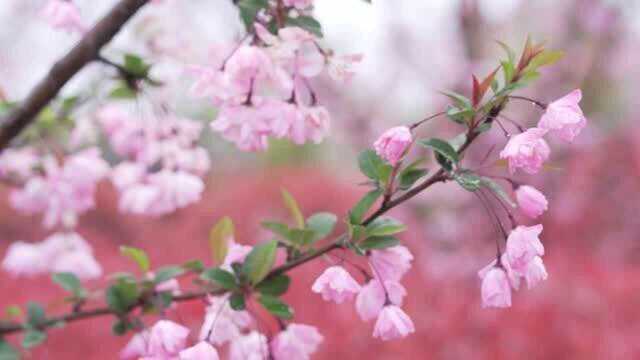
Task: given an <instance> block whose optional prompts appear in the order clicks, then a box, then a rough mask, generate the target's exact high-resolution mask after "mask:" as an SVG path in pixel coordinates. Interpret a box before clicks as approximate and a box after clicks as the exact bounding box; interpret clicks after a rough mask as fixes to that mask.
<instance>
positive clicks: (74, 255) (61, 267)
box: [51, 251, 102, 279]
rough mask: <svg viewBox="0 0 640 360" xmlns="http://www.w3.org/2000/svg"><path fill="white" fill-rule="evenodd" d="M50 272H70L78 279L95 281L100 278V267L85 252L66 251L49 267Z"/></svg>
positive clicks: (91, 256) (91, 255)
mask: <svg viewBox="0 0 640 360" xmlns="http://www.w3.org/2000/svg"><path fill="white" fill-rule="evenodd" d="M51 272H70V273H73V274H75V275H76V276H77V277H78V278H80V279H97V278H99V277H100V276H102V267H101V266H100V264H99V263H98V262H97V261H96V259H95V258H94V257H93V254H91V253H89V252H86V251H66V252H63V253H62V254H60V255H59V256H58V257H57V258H56V259H55V261H54V262H53V264H52V265H51Z"/></svg>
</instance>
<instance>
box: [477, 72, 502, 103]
mask: <svg viewBox="0 0 640 360" xmlns="http://www.w3.org/2000/svg"><path fill="white" fill-rule="evenodd" d="M498 70H500V67H497V68H496V69H495V70H493V72H492V73H491V74H489V76H487V77H486V78H485V79H484V80H482V82H479V81H478V78H476V77H475V75H474V76H473V106H474V107H475V106H477V105H478V104H480V102H481V101H482V98H484V95H485V94H486V93H487V90H489V87H491V83H492V82H493V79H495V77H496V74H497V73H498Z"/></svg>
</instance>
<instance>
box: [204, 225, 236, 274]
mask: <svg viewBox="0 0 640 360" xmlns="http://www.w3.org/2000/svg"><path fill="white" fill-rule="evenodd" d="M234 232H235V231H234V226H233V221H232V220H231V218H230V217H228V216H225V217H223V218H222V219H220V220H219V221H218V222H217V223H216V224H215V225H214V226H213V228H211V231H210V232H209V247H210V248H211V257H212V258H213V261H214V264H216V265H220V264H222V263H223V262H224V258H225V257H227V252H228V251H229V240H230V239H233V235H234Z"/></svg>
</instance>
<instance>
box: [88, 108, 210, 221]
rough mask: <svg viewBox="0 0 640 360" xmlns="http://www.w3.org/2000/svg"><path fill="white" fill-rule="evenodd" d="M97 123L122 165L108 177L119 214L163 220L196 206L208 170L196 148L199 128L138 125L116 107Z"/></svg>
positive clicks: (172, 122)
mask: <svg viewBox="0 0 640 360" xmlns="http://www.w3.org/2000/svg"><path fill="white" fill-rule="evenodd" d="M97 118H98V121H99V122H100V125H101V126H102V129H103V130H104V132H105V134H106V135H107V137H108V139H109V144H110V145H111V147H112V148H113V150H114V152H115V153H116V154H117V155H119V156H120V157H122V158H123V159H124V160H123V161H122V162H121V163H119V164H118V165H117V166H116V167H114V169H113V171H112V173H111V181H112V182H113V184H114V185H115V187H116V188H117V189H118V191H119V192H120V201H119V207H120V210H121V211H122V212H129V213H134V214H145V215H163V214H167V213H171V212H173V211H175V210H176V209H180V208H183V207H185V206H188V205H190V204H193V203H195V202H197V201H198V200H200V196H201V194H202V191H203V190H204V182H203V180H202V178H201V176H203V175H204V174H205V173H206V172H207V171H208V170H209V167H210V160H209V155H208V153H207V151H206V150H205V149H204V148H203V147H200V146H197V141H198V139H199V137H200V133H201V131H202V125H201V124H199V123H197V122H195V121H191V120H186V119H181V118H177V117H174V116H166V117H161V118H153V119H137V118H135V117H133V116H130V115H129V113H128V112H127V111H125V110H124V109H122V108H119V107H117V106H115V105H109V106H105V107H103V108H102V109H100V110H99V111H98V113H97Z"/></svg>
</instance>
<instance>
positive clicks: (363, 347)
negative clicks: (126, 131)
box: [0, 150, 640, 360]
mask: <svg viewBox="0 0 640 360" xmlns="http://www.w3.org/2000/svg"><path fill="white" fill-rule="evenodd" d="M585 151H586V152H589V153H588V154H577V155H576V156H575V157H574V159H582V160H584V159H590V160H589V161H582V160H576V161H575V162H569V170H568V171H567V172H568V173H570V174H571V175H570V176H571V177H568V176H569V175H568V174H563V175H559V176H561V177H562V178H564V181H565V183H564V188H561V186H560V185H557V187H558V189H557V190H558V191H557V193H558V196H557V197H555V198H554V196H553V195H552V196H551V197H550V198H551V201H552V204H560V203H561V202H570V204H572V205H573V206H570V209H565V208H564V207H562V206H560V205H558V206H555V207H554V208H552V210H551V211H550V213H549V214H547V217H546V218H545V219H544V224H545V234H544V236H543V241H545V244H546V246H547V253H548V255H547V256H546V257H545V263H546V264H547V267H548V271H549V274H550V277H549V279H548V280H547V281H546V282H544V283H543V284H542V285H541V286H539V287H538V288H536V289H534V290H523V291H520V292H518V294H517V295H516V296H515V298H514V306H513V308H511V309H507V310H484V309H481V308H480V295H479V290H478V287H479V283H478V279H477V278H476V274H475V270H474V269H475V267H473V269H472V267H469V269H471V270H469V271H466V268H465V272H464V273H463V275H462V276H450V277H449V276H446V272H445V274H444V275H443V274H440V275H439V276H436V275H430V272H429V271H421V270H422V269H423V268H425V266H427V267H428V266H429V265H430V264H429V263H430V262H431V263H432V264H431V266H432V267H433V266H436V267H438V266H439V265H438V264H439V262H442V261H446V260H443V259H442V258H439V256H440V255H439V254H438V253H437V252H435V251H432V250H430V248H429V247H428V246H427V245H426V244H428V243H429V242H433V241H436V242H437V241H438V239H437V237H438V236H440V235H439V234H437V233H434V234H432V233H430V231H429V228H430V226H429V224H426V225H425V224H424V223H421V222H423V220H422V219H420V220H419V219H418V218H417V217H416V216H415V215H412V214H413V213H412V212H409V211H407V210H406V209H404V210H403V209H399V210H398V211H396V213H395V214H394V215H396V216H398V217H401V218H402V219H403V220H404V221H406V222H408V224H409V229H410V231H409V232H407V233H406V234H404V235H403V236H402V239H403V241H405V243H406V244H407V245H408V247H409V248H410V249H411V250H412V252H413V253H414V254H415V255H416V260H415V266H414V268H413V270H412V271H411V272H410V274H409V275H408V276H407V277H406V278H405V281H404V283H405V285H406V287H407V288H408V290H409V296H408V297H407V300H406V306H405V308H406V310H407V312H408V313H409V314H410V316H412V318H413V320H414V322H415V324H416V330H417V331H416V333H415V334H414V335H412V336H409V337H408V338H406V339H404V340H401V341H392V342H381V341H378V340H376V339H373V338H372V337H371V333H372V328H373V324H372V323H363V322H362V321H360V320H359V319H358V317H357V315H356V313H355V310H354V308H353V305H352V304H343V305H335V304H333V303H325V302H323V301H322V300H321V298H320V297H319V296H317V295H315V294H312V293H311V292H310V286H311V284H312V282H313V280H314V278H315V277H316V276H317V275H318V274H319V273H320V272H321V271H322V269H323V268H324V267H325V266H326V265H325V264H323V262H322V261H318V262H315V263H312V264H309V265H308V266H305V267H303V268H299V269H296V270H295V271H294V272H293V275H294V279H293V280H294V281H293V285H292V289H291V291H290V293H289V294H288V295H287V296H286V299H287V301H288V302H289V303H291V304H293V305H294V306H295V309H296V321H297V322H302V323H308V324H312V325H316V326H318V327H319V328H320V330H321V331H322V333H323V334H324V335H325V342H324V344H323V345H322V346H321V348H320V351H319V353H318V355H317V356H316V357H314V359H349V358H354V354H357V357H358V358H370V359H402V358H404V359H422V358H429V359H560V358H570V359H634V358H640V311H638V309H640V306H639V305H640V267H638V266H637V261H636V264H635V266H634V264H633V263H630V262H624V261H622V260H621V257H623V255H624V253H622V254H621V252H620V251H618V250H616V247H617V246H618V244H621V242H620V241H616V240H615V236H616V234H617V232H616V231H618V232H621V231H623V230H624V231H629V226H624V229H623V228H616V226H617V223H616V222H613V221H608V220H607V219H610V218H613V217H615V214H620V213H619V212H617V211H618V210H619V206H621V204H620V202H619V201H620V199H619V198H618V196H617V195H619V194H618V190H615V189H614V188H610V187H608V188H607V189H609V192H607V193H599V192H598V190H597V189H598V187H599V186H604V185H603V184H602V181H605V180H606V178H604V177H605V176H606V175H605V174H601V169H602V166H603V164H604V163H607V162H609V161H608V160H609V159H608V158H607V157H606V156H603V155H600V154H598V153H597V152H595V151H589V150H585ZM638 163H640V162H638ZM612 166H616V164H612ZM617 171H618V172H617V173H616V174H617V176H618V177H620V176H621V175H620V174H621V173H625V174H626V175H625V176H624V177H621V178H619V179H618V185H619V186H625V188H626V191H627V192H628V191H635V192H636V193H637V192H638V190H640V189H639V187H640V186H639V185H640V184H639V183H638V181H637V173H638V172H640V171H638V169H633V168H629V167H627V168H626V169H617ZM629 172H635V173H636V174H635V175H636V176H635V177H631V176H630V175H629ZM567 179H569V180H567ZM625 179H630V180H628V181H626V180H625ZM631 179H632V180H631ZM567 182H568V183H567ZM348 184H349V182H346V181H341V180H338V179H336V178H335V177H332V176H330V175H328V174H326V173H322V172H320V171H317V170H313V169H295V170H279V171H273V170H270V171H269V172H265V173H254V174H250V175H247V174H238V175H235V176H228V177H224V178H222V177H220V178H211V179H209V184H208V187H207V189H208V190H207V192H206V194H205V195H204V198H203V200H202V201H201V202H200V203H198V204H197V205H195V206H192V207H189V208H187V209H184V210H182V211H178V212H177V213H175V214H173V215H171V216H167V217H163V218H160V219H149V218H143V217H135V216H123V215H121V214H119V213H118V211H117V204H116V203H115V196H114V191H113V189H112V188H111V187H110V186H109V185H106V184H104V185H101V188H100V190H99V194H98V199H97V204H98V206H97V209H96V210H94V211H92V212H91V213H89V214H87V215H86V216H84V217H82V219H81V226H80V230H79V232H80V233H81V234H82V235H83V236H84V237H85V238H86V239H87V240H88V241H89V242H90V243H91V244H93V246H94V248H95V251H96V254H97V257H98V260H99V261H100V262H101V264H102V265H103V266H104V268H105V272H106V273H110V272H114V271H121V270H123V269H127V270H130V271H135V269H134V267H133V265H132V264H131V263H130V262H129V261H128V260H127V259H123V258H122V257H121V256H120V255H119V253H118V246H119V245H124V244H126V245H133V246H137V247H141V248H144V249H145V250H147V252H148V253H149V255H150V257H151V259H152V264H153V266H156V267H157V266H162V265H166V264H172V263H179V262H182V261H185V260H188V259H192V258H194V257H198V258H201V259H208V258H209V256H210V255H209V249H208V246H207V234H208V231H209V229H210V226H211V225H212V224H213V223H214V222H215V221H216V220H217V219H218V218H220V217H221V216H224V215H229V216H231V217H232V218H233V219H234V221H235V223H236V227H237V237H236V241H238V242H240V243H247V244H250V243H255V242H258V241H261V240H265V239H266V238H268V233H266V232H264V230H261V229H260V227H259V222H260V220H262V219H263V218H265V217H266V218H275V217H278V218H283V219H284V218H286V216H287V214H286V212H285V210H284V209H283V207H282V206H281V203H280V188H281V187H285V188H287V189H288V190H289V191H290V192H291V193H293V194H294V195H295V196H296V197H297V198H298V200H299V202H300V203H301V207H302V208H303V209H304V212H305V213H306V214H311V213H312V212H315V211H333V212H336V213H337V214H339V215H344V214H345V213H346V211H347V210H348V208H349V207H350V206H351V205H352V204H353V203H354V202H355V201H356V200H357V198H358V195H359V194H361V193H362V192H363V191H364V189H363V188H357V187H354V186H352V185H348ZM559 184H561V183H560V182H559ZM438 186H442V185H438ZM3 193H6V190H5V191H3ZM623 193H624V192H623ZM561 194H563V195H562V196H561ZM591 194H593V195H591ZM598 194H600V195H598ZM1 198H2V199H6V194H3V195H2V196H1ZM565 198H566V199H565ZM636 198H637V196H636ZM580 201H582V203H581V202H580ZM626 201H628V200H626ZM596 204H597V205H596ZM636 204H637V202H636ZM567 206H568V205H567ZM472 211H473V215H470V216H473V217H482V216H483V215H484V214H482V212H481V210H480V209H479V208H475V207H474V208H472ZM561 212H568V213H570V214H571V215H573V216H571V217H567V216H561V215H562V214H561ZM468 214H471V212H469V213H468ZM632 215H637V214H628V215H626V216H632ZM0 216H1V217H2V219H4V221H2V222H1V223H0V239H1V240H2V243H0V253H4V252H5V250H6V247H7V245H8V244H9V242H10V241H15V240H31V241H36V240H39V239H42V238H43V237H44V236H45V234H44V233H43V232H42V230H41V227H40V226H39V219H36V218H26V217H19V216H17V215H15V213H14V212H13V211H12V210H11V209H10V208H9V207H8V205H7V203H6V200H3V202H2V204H1V205H0ZM474 221H475V220H474ZM478 221H480V220H478ZM620 221H623V220H621V219H620ZM626 221H628V222H632V225H634V224H637V223H638V222H637V220H635V219H633V220H632V219H626ZM633 228H634V227H633V226H632V227H631V229H632V235H633V236H637V235H638V233H637V229H638V227H637V226H635V230H636V231H633ZM483 229H487V230H486V231H485V230H483ZM483 229H482V230H477V229H475V230H473V231H470V232H469V233H470V234H476V235H475V236H474V237H468V238H465V239H458V241H460V242H462V243H474V242H475V243H476V244H475V245H474V246H475V247H476V248H477V247H479V246H481V247H486V248H487V252H484V251H483V253H484V254H489V253H490V251H492V250H491V249H492V246H491V242H488V241H485V236H484V235H478V234H480V233H483V232H486V233H487V234H486V235H487V237H490V236H492V233H491V228H490V227H488V226H487V227H484V228H483ZM589 233H591V234H599V235H601V236H602V238H601V239H600V240H601V241H602V243H604V242H605V241H607V242H608V244H607V245H605V246H599V245H602V244H594V243H593V242H590V241H588V240H589V239H593V236H585V234H589ZM605 234H608V235H607V236H606V238H604V236H605ZM634 240H637V239H634ZM490 241H492V240H490ZM477 243H479V244H477ZM620 246H626V245H620ZM602 249H605V250H606V251H604V252H603V250H602ZM636 249H637V245H636ZM465 256H470V257H474V258H473V259H469V262H470V263H472V264H481V265H484V262H488V261H489V259H490V256H489V257H486V261H484V259H483V258H480V257H481V256H482V255H476V254H474V253H473V252H471V254H466V255H465ZM608 259H609V260H610V261H609V260H608ZM419 264H420V265H419ZM425 264H426V265H425ZM448 266H449V267H451V266H457V265H456V264H453V265H452V264H448ZM474 266H475V265H474ZM435 273H437V272H435ZM0 284H2V296H1V297H0V306H2V307H4V306H7V305H10V304H24V303H26V302H27V301H28V300H37V301H39V302H41V303H49V304H54V305H51V306H50V309H49V311H50V312H51V313H60V312H64V311H65V310H66V309H65V305H64V304H62V303H61V302H60V299H61V298H62V297H63V293H62V291H61V290H59V289H58V288H57V287H56V286H55V285H52V284H51V282H50V281H49V279H48V278H46V277H41V278H36V279H20V280H17V279H15V278H12V277H11V276H9V275H7V274H6V273H4V272H3V273H0ZM99 285H101V284H100V283H99V282H91V283H89V284H88V286H89V287H91V288H97V287H99ZM183 286H184V287H185V288H186V287H188V286H189V285H188V282H184V283H183ZM98 305H100V301H99V300H97V301H95V302H94V303H92V304H91V305H87V308H90V307H93V306H98ZM203 309H204V306H203V303H202V302H199V301H194V302H190V303H185V304H183V305H181V306H180V307H179V308H178V309H177V310H173V311H170V312H169V314H168V316H169V317H170V318H172V319H174V320H176V321H179V322H181V323H183V324H185V325H186V326H189V327H190V328H191V329H192V337H193V340H195V337H196V336H197V334H198V332H199V327H200V325H201V320H202V317H203ZM148 320H149V322H148V323H147V324H151V321H152V319H148ZM112 321H113V319H111V318H109V317H102V318H99V319H96V320H93V321H83V322H77V323H73V324H69V325H67V326H66V327H65V328H64V329H53V330H51V331H50V333H49V334H50V336H49V339H48V340H47V342H46V344H45V345H44V346H41V347H40V348H38V349H36V350H34V351H33V352H32V357H31V358H34V359H67V360H73V359H87V358H89V359H113V358H115V357H116V356H115V354H117V352H118V351H119V350H120V349H121V348H122V347H123V345H124V344H125V343H126V341H127V340H128V338H129V336H130V335H127V336H126V337H114V336H112V335H111V330H110V328H111V323H112ZM263 325H265V324H263ZM266 326H271V329H275V327H273V324H266ZM272 331H273V330H272ZM12 339H14V340H16V339H15V337H12Z"/></svg>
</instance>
